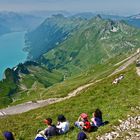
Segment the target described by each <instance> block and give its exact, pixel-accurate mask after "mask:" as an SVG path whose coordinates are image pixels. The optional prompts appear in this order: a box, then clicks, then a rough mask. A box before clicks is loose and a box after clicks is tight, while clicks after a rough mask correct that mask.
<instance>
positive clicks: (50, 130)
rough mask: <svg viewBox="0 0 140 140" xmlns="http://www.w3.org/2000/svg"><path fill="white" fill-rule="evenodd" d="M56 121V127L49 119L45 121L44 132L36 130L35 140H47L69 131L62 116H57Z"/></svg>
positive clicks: (67, 123) (67, 124) (66, 122)
mask: <svg viewBox="0 0 140 140" xmlns="http://www.w3.org/2000/svg"><path fill="white" fill-rule="evenodd" d="M57 121H58V123H57V125H54V124H52V119H51V118H47V119H45V120H44V123H45V124H46V125H47V126H48V127H47V128H46V129H44V130H38V134H37V135H36V137H35V140H47V139H49V138H50V137H52V136H56V135H61V134H65V133H66V132H68V131H69V122H68V121H67V120H66V118H65V116H64V115H59V116H58V119H57Z"/></svg>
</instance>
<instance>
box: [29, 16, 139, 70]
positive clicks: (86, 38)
mask: <svg viewBox="0 0 140 140" xmlns="http://www.w3.org/2000/svg"><path fill="white" fill-rule="evenodd" d="M139 33H140V32H139V30H136V29H135V28H133V27H131V26H129V25H128V24H126V23H125V22H124V21H112V20H108V19H102V18H101V16H100V15H98V16H96V17H95V18H92V19H84V18H81V17H79V16H78V17H75V16H74V17H64V16H62V15H56V16H53V17H51V18H47V19H46V20H45V21H44V22H43V23H42V24H41V25H40V26H39V27H38V28H37V29H35V30H34V31H32V32H29V33H28V34H27V36H26V39H27V40H26V41H27V44H29V46H28V48H27V50H28V51H29V56H30V58H31V59H33V60H34V59H36V60H39V61H40V63H44V64H45V65H47V67H48V68H49V69H59V68H60V69H61V68H65V69H67V70H68V71H69V70H70V67H73V69H75V70H76V69H77V70H79V69H80V70H83V69H85V68H88V67H90V66H91V65H96V64H100V63H103V62H105V61H107V60H108V59H110V58H112V57H115V56H116V55H120V54H123V53H124V54H125V53H128V52H130V51H133V50H135V49H136V48H138V44H139V43H140V41H139V38H138V36H139ZM87 54H88V55H87ZM72 71H73V70H72Z"/></svg>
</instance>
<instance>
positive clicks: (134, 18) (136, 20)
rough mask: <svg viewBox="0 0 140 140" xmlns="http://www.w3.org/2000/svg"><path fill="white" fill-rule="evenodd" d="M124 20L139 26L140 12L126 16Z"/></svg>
mask: <svg viewBox="0 0 140 140" xmlns="http://www.w3.org/2000/svg"><path fill="white" fill-rule="evenodd" d="M125 20H126V22H127V23H128V24H130V25H132V26H135V27H138V28H140V14H137V15H133V16H130V17H127V18H126V19H125Z"/></svg>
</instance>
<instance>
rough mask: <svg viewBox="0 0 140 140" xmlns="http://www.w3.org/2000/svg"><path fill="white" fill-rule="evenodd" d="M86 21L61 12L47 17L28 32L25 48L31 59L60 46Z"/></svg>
mask: <svg viewBox="0 0 140 140" xmlns="http://www.w3.org/2000/svg"><path fill="white" fill-rule="evenodd" d="M84 22H85V20H84V19H79V18H71V17H69V18H68V17H64V16H63V15H61V14H58V15H53V16H52V17H50V18H47V19H46V20H45V21H44V22H43V23H42V24H41V25H40V26H39V27H37V28H36V29H35V30H33V31H31V32H29V33H27V34H26V38H25V39H26V45H27V48H25V50H27V51H28V53H29V59H32V60H34V59H38V58H39V57H40V56H41V55H42V54H44V53H45V52H47V51H49V50H50V49H52V48H55V47H56V46H58V45H59V44H60V43H62V42H63V41H64V40H66V39H67V38H68V37H70V36H71V35H72V32H73V31H75V30H77V29H78V28H80V27H81V25H82V24H84Z"/></svg>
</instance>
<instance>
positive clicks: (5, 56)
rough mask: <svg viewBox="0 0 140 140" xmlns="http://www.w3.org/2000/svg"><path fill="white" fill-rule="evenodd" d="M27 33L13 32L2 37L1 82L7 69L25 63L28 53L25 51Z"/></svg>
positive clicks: (0, 38) (0, 40) (0, 51)
mask: <svg viewBox="0 0 140 140" xmlns="http://www.w3.org/2000/svg"><path fill="white" fill-rule="evenodd" d="M24 35H25V32H13V33H8V34H5V35H3V36H0V80H1V79H2V78H3V72H4V70H5V69H6V68H8V67H9V68H12V67H14V66H16V65H17V64H18V63H20V62H24V61H25V60H26V57H27V53H26V52H24V51H23V48H24V47H25V43H24Z"/></svg>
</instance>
